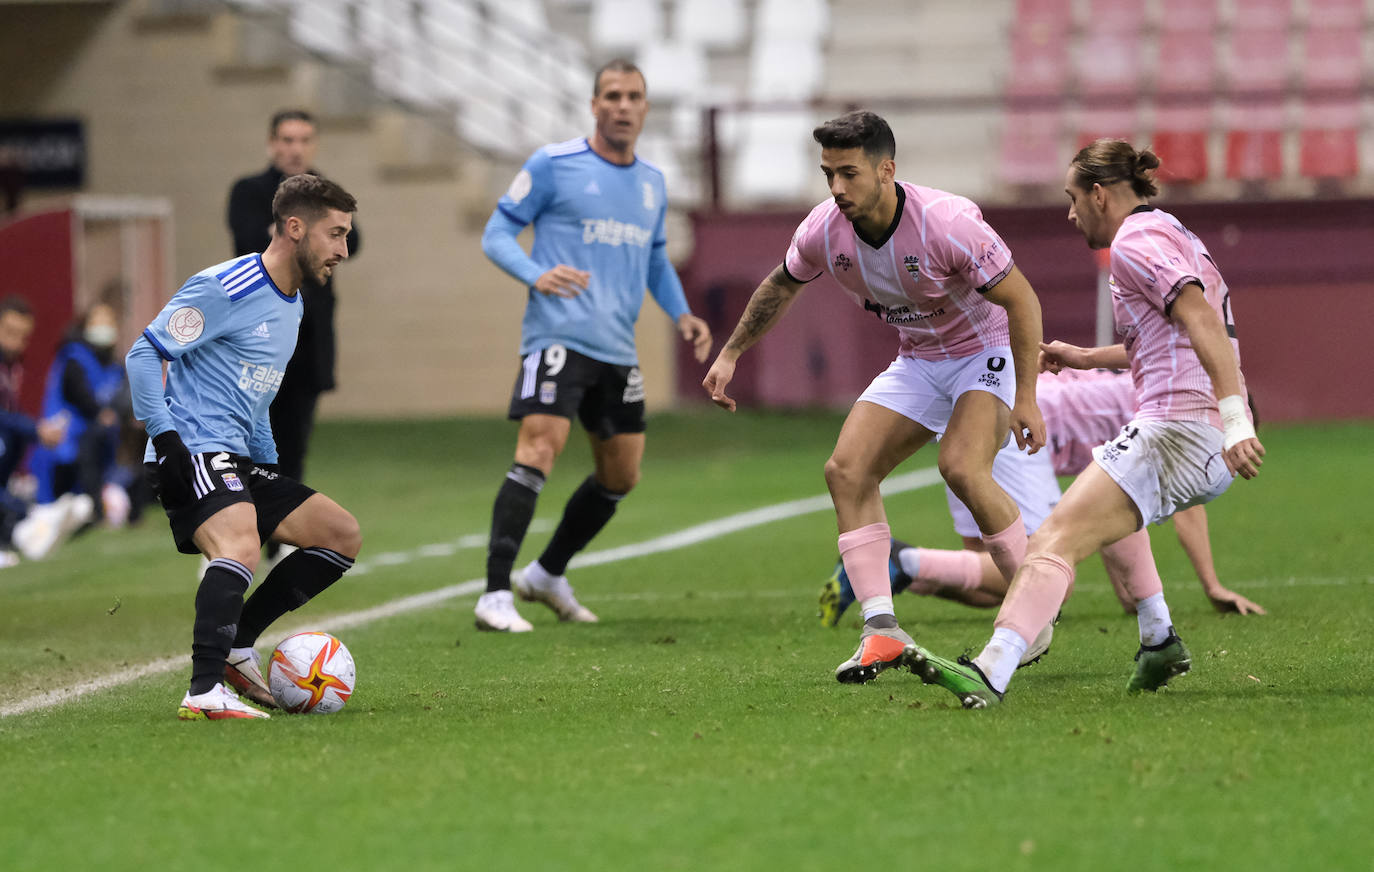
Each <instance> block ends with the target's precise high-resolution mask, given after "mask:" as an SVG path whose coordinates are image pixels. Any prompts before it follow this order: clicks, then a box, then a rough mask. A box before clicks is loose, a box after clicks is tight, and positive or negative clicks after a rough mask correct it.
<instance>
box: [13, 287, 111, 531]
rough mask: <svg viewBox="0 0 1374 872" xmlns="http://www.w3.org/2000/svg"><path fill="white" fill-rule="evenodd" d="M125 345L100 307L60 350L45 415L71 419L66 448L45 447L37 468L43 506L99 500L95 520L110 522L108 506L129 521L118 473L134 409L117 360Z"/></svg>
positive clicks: (105, 306) (33, 462)
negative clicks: (77, 497)
mask: <svg viewBox="0 0 1374 872" xmlns="http://www.w3.org/2000/svg"><path fill="white" fill-rule="evenodd" d="M118 339H119V317H118V314H117V313H116V311H115V308H114V307H113V306H111V305H110V304H109V303H106V302H98V303H96V304H94V305H92V306H91V307H90V308H89V309H87V310H86V312H85V314H84V315H83V316H82V317H81V318H80V319H79V320H78V321H77V322H76V324H74V325H73V327H72V329H71V330H70V331H69V332H68V335H67V339H66V341H64V342H63V344H62V345H61V346H60V347H59V348H58V350H57V356H56V357H55V358H54V359H53V362H52V366H51V367H50V368H49V370H48V381H47V385H46V387H45V389H44V392H43V415H44V417H49V418H51V417H57V416H65V417H66V419H67V421H68V425H67V431H66V433H65V435H64V437H63V439H62V441H61V442H59V443H58V444H57V445H55V446H52V447H51V448H47V447H44V448H39V449H38V450H36V451H35V452H34V454H33V457H32V458H31V459H30V461H29V468H30V470H31V471H32V472H33V474H34V476H35V477H36V478H37V480H38V490H37V493H36V494H35V498H36V500H37V501H38V502H39V503H40V504H46V503H52V502H55V501H56V500H57V499H58V498H60V497H62V496H63V495H64V494H68V493H73V494H82V495H85V496H86V497H88V498H89V499H90V500H91V506H90V515H91V516H93V517H94V518H97V519H101V518H104V517H105V509H106V506H105V504H106V503H109V504H111V507H112V508H113V507H114V506H118V507H119V508H118V509H115V511H116V512H117V513H118V514H119V515H121V516H122V515H124V514H126V512H127V506H128V502H129V500H128V494H127V490H126V487H125V485H127V481H126V482H125V483H124V484H123V485H122V484H120V483H119V481H118V479H119V478H120V476H119V475H118V473H117V470H116V469H115V447H116V446H117V445H118V443H119V433H120V424H121V422H122V421H123V420H125V419H126V418H128V409H129V386H128V382H127V380H126V379H125V376H124V362H123V360H121V359H120V356H119V355H118V354H116V353H115V351H116V349H115V345H116V343H117V341H118ZM125 478H127V476H126V477H125ZM116 490H118V491H119V492H121V493H119V494H117V493H116Z"/></svg>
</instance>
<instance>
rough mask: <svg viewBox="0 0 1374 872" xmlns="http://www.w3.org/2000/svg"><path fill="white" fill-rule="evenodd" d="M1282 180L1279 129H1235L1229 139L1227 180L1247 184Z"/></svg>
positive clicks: (1251, 127)
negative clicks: (1236, 180) (1235, 180)
mask: <svg viewBox="0 0 1374 872" xmlns="http://www.w3.org/2000/svg"><path fill="white" fill-rule="evenodd" d="M1282 176H1283V131H1282V128H1281V126H1280V125H1264V126H1259V125H1256V126H1246V127H1233V128H1232V129H1231V130H1230V131H1228V132H1227V135H1226V177H1227V178H1228V179H1238V180H1240V181H1246V182H1259V181H1268V180H1272V179H1278V178H1282Z"/></svg>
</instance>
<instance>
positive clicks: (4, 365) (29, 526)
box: [0, 296, 82, 568]
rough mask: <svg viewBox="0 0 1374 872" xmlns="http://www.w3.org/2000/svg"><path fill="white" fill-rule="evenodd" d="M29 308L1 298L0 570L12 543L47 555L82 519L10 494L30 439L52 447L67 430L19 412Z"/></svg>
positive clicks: (9, 561)
mask: <svg viewBox="0 0 1374 872" xmlns="http://www.w3.org/2000/svg"><path fill="white" fill-rule="evenodd" d="M33 325H34V318H33V309H32V308H30V306H29V304H28V302H27V301H26V300H24V299H23V298H22V297H15V296H11V297H6V298H5V299H3V300H0V568H3V567H7V566H13V565H14V564H15V563H17V562H18V559H19V558H18V557H17V556H16V555H15V553H14V551H13V550H11V548H10V546H11V544H13V545H14V547H16V548H19V550H21V551H22V552H23V553H24V556H26V557H28V558H30V559H34V560H37V559H41V558H43V557H46V556H47V555H48V553H49V552H51V550H52V549H53V548H54V547H56V545H57V544H58V542H59V540H60V538H61V536H62V534H63V533H64V531H65V532H69V531H70V528H71V527H72V526H74V525H75V524H76V523H77V522H79V521H81V520H82V519H81V517H80V514H79V513H76V512H73V511H72V509H73V504H72V503H71V501H68V504H66V505H63V506H62V507H61V508H60V509H57V508H54V510H52V511H30V507H29V505H28V502H27V501H26V500H25V499H23V498H22V497H20V496H19V495H18V494H15V493H13V492H12V491H11V490H10V488H9V485H10V478H11V476H13V475H14V473H15V471H16V470H17V469H18V468H19V464H20V462H22V461H23V459H24V455H25V454H26V453H27V452H28V449H29V447H30V446H32V445H33V444H34V443H38V444H40V445H45V446H53V445H57V444H58V443H60V442H61V441H62V438H63V436H64V435H65V434H66V430H67V425H66V422H65V421H64V420H63V419H61V418H51V419H44V420H40V421H35V420H34V419H33V418H31V417H29V416H28V415H26V414H24V413H23V412H21V411H20V410H19V393H20V389H21V388H22V386H23V378H24V364H23V357H24V350H25V349H26V348H28V344H29V337H30V336H31V335H32V334H33Z"/></svg>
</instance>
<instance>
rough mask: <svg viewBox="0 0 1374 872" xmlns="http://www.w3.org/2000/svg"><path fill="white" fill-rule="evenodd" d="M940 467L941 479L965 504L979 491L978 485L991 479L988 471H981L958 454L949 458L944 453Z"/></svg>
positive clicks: (941, 456)
mask: <svg viewBox="0 0 1374 872" xmlns="http://www.w3.org/2000/svg"><path fill="white" fill-rule="evenodd" d="M938 466H939V469H940V477H941V478H943V479H944V480H945V484H947V485H949V489H950V490H952V491H954V495H955V496H957V497H959V499H961V500H963V501H964V503H965V504H967V503H968V502H969V500H968V495H969V494H971V493H973V492H974V491H975V490H976V489H977V487H978V484H979V483H980V482H982V481H984V480H988V479H990V478H991V476H990V474H989V471H988V470H985V469H979V468H978V467H977V465H976V464H974V463H971V462H970V461H969V460H968V458H967V457H964V456H960V455H958V454H951V455H950V456H948V457H947V456H946V455H945V454H943V453H942V454H941V455H940V461H939V464H938Z"/></svg>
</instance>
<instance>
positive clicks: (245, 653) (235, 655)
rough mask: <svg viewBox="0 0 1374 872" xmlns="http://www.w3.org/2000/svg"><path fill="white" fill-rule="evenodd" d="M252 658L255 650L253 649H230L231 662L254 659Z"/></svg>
mask: <svg viewBox="0 0 1374 872" xmlns="http://www.w3.org/2000/svg"><path fill="white" fill-rule="evenodd" d="M252 656H253V649H252V648H251V647H248V648H230V649H229V660H230V661H238V660H242V659H243V658H245V657H252Z"/></svg>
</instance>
